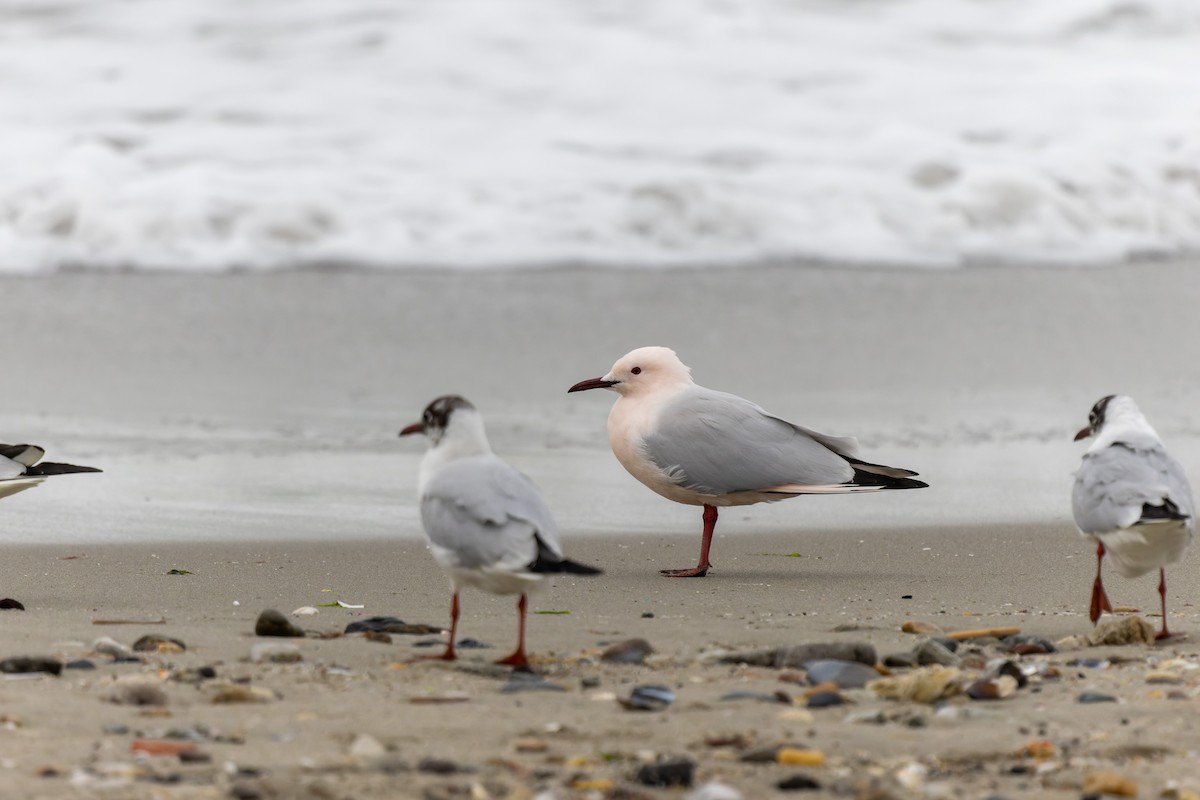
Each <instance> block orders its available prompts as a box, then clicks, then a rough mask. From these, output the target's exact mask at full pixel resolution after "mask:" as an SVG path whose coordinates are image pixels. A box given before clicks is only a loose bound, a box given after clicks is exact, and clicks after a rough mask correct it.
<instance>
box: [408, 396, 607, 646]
mask: <svg viewBox="0 0 1200 800" xmlns="http://www.w3.org/2000/svg"><path fill="white" fill-rule="evenodd" d="M413 433H423V434H425V436H426V437H428V439H429V450H428V451H427V452H426V453H425V457H424V458H423V459H422V460H421V472H420V477H419V479H418V494H419V496H420V502H421V522H422V524H423V526H424V528H425V536H426V538H427V539H428V541H429V549H430V551H431V552H432V553H433V557H434V559H435V560H436V561H437V562H438V564H440V565H441V567H442V569H443V570H445V571H446V574H447V576H449V578H450V583H451V587H452V589H453V592H454V595H453V598H452V599H451V602H450V641H449V642H448V643H447V644H446V650H445V652H443V653H442V654H441V655H439V656H435V658H440V659H442V660H444V661H453V660H454V659H455V657H456V656H455V652H454V637H455V635H456V632H457V630H458V611H459V609H458V595H459V591H460V590H461V589H462V587H463V586H475V587H477V588H479V589H483V590H484V591H486V592H491V593H492V594H499V595H510V594H518V595H520V596H521V599H520V600H519V601H518V602H517V612H518V614H519V617H520V624H519V629H518V631H519V632H518V637H517V649H516V650H514V651H513V653H512V655H510V656H508V657H507V658H503V659H501V660H500V661H498V662H497V663H499V664H508V665H511V666H513V667H518V668H524V667H528V665H529V662H528V659H527V658H526V656H525V609H526V599H525V598H526V595H527V594H528V593H529V592H530V591H532V590H533V589H534V588H536V587H537V586H538V584H539V583H540V582H541V580H542V578H543V576H545V575H547V574H551V573H570V574H574V575H598V574H600V570H598V569H596V568H595V567H589V566H586V565H584V564H579V563H577V562H575V561H571V560H569V559H567V558H564V557H563V551H562V545H561V544H560V543H559V536H558V526H557V525H555V523H554V518H553V517H552V516H551V515H550V509H549V508H547V507H546V503H545V502H544V501H543V500H542V498H541V495H539V494H538V491H537V489H536V488H534V485H533V483H532V481H530V480H529V479H528V478H526V477H525V476H524V475H522V474H521V473H520V472H518V471H517V470H515V469H514V468H513V467H512V466H510V465H509V464H508V463H507V462H505V461H503V460H501V459H500V458H499V457H498V456H496V455H495V454H494V453H493V452H492V448H491V445H490V444H489V443H488V438H487V433H486V432H485V431H484V427H483V417H482V416H481V415H480V413H479V412H478V411H476V410H475V406H473V405H471V404H470V403H469V402H467V401H466V400H465V399H463V398H461V397H458V396H456V395H447V396H445V397H439V398H438V399H436V400H434V401H433V402H432V403H430V404H429V406H428V407H427V408H426V409H425V413H424V415H423V416H422V417H421V421H420V422H417V423H414V424H412V425H409V426H408V427H406V428H405V429H404V430H402V431H400V435H401V436H408V435H410V434H413Z"/></svg>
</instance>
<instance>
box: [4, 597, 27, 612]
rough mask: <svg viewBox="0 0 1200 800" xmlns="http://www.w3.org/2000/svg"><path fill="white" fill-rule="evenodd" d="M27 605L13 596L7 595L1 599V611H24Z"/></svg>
mask: <svg viewBox="0 0 1200 800" xmlns="http://www.w3.org/2000/svg"><path fill="white" fill-rule="evenodd" d="M24 610H25V606H24V605H23V604H22V603H21V601H20V600H13V599H12V598H11V597H6V598H4V599H3V600H0V611H24Z"/></svg>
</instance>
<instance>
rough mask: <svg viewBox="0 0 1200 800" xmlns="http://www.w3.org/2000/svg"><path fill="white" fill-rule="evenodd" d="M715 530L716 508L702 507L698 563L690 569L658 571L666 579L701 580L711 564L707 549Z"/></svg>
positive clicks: (710, 545) (710, 544)
mask: <svg viewBox="0 0 1200 800" xmlns="http://www.w3.org/2000/svg"><path fill="white" fill-rule="evenodd" d="M716 529H717V507H716V506H705V507H704V539H703V540H702V541H701V542H700V563H699V564H697V565H696V566H695V567H693V568H692V569H664V570H659V572H661V573H662V574H663V575H666V576H667V577H668V578H703V577H704V576H705V575H707V574H708V570H709V568H710V567H712V564H710V563H708V548H710V547H712V537H713V531H714V530H716Z"/></svg>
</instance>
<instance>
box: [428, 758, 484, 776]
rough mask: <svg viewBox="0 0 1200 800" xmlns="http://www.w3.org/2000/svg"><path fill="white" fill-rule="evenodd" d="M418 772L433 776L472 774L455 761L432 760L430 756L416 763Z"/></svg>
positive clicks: (445, 759)
mask: <svg viewBox="0 0 1200 800" xmlns="http://www.w3.org/2000/svg"><path fill="white" fill-rule="evenodd" d="M417 771H418V772H428V773H431V774H433V775H460V774H462V773H466V772H474V770H473V769H471V768H470V767H466V766H463V765H461V764H459V763H458V762H456V761H451V760H450V759H448V758H434V757H432V756H429V757H426V758H422V759H421V760H420V761H418V762H417Z"/></svg>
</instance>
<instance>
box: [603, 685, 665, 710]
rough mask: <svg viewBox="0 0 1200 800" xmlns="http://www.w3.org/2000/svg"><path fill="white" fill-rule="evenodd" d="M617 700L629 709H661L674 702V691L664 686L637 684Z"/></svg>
mask: <svg viewBox="0 0 1200 800" xmlns="http://www.w3.org/2000/svg"><path fill="white" fill-rule="evenodd" d="M617 702H618V703H620V704H621V705H622V706H624V707H625V708H626V709H628V710H630V711H662V710H663V709H665V708H666V707H667V706H669V705H671V703H674V702H675V693H674V692H672V691H671V690H670V689H669V688H667V687H666V686H637V687H634V689H633V691H632V692H630V693H629V697H624V698H621V697H618V698H617Z"/></svg>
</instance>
